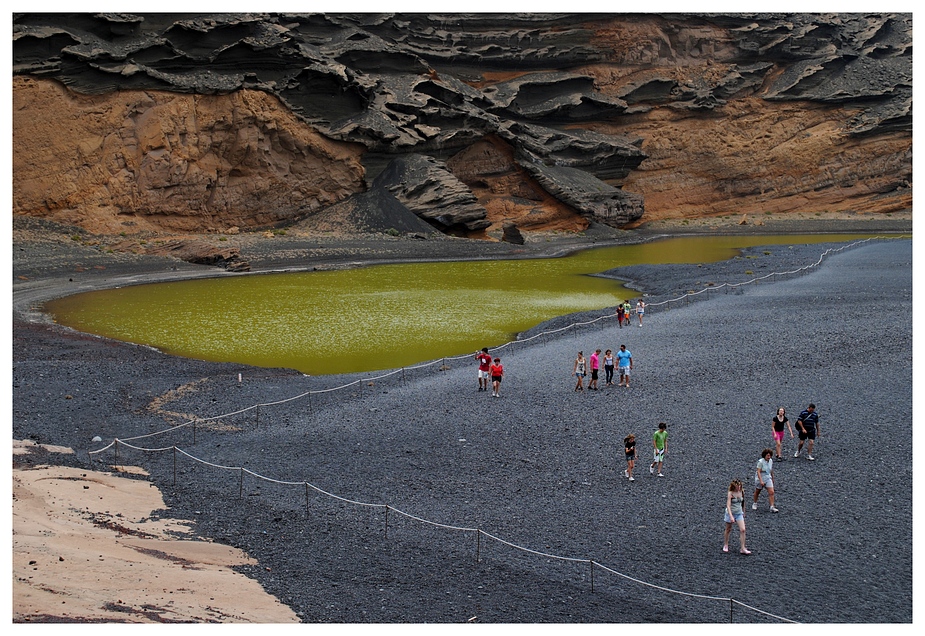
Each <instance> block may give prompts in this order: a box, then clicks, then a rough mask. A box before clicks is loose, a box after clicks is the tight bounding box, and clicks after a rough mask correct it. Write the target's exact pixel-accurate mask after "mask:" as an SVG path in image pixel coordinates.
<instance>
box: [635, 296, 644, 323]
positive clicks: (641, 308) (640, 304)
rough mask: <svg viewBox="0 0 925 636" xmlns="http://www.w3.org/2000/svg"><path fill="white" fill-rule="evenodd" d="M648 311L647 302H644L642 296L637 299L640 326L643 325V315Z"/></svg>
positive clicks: (637, 314) (637, 315)
mask: <svg viewBox="0 0 925 636" xmlns="http://www.w3.org/2000/svg"><path fill="white" fill-rule="evenodd" d="M645 313H646V304H645V303H644V302H642V298H640V299H639V300H637V301H636V317H637V318H639V326H640V327H641V326H642V317H643V316H644V315H645Z"/></svg>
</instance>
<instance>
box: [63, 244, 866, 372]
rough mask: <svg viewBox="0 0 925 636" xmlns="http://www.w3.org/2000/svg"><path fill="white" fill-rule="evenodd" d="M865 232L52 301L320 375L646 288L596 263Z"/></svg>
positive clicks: (382, 268)
mask: <svg viewBox="0 0 925 636" xmlns="http://www.w3.org/2000/svg"><path fill="white" fill-rule="evenodd" d="M868 236H869V235H855V234H852V235H811V236H751V237H700V236H698V237H679V238H672V239H666V240H660V241H655V242H651V243H644V244H640V245H623V246H617V247H605V248H596V249H587V250H583V251H581V252H577V253H574V254H572V255H570V256H566V257H561V258H545V259H521V260H496V261H454V262H430V263H412V264H397V265H376V266H370V267H361V268H357V269H350V270H337V271H324V272H304V273H281V274H255V275H245V276H235V277H231V278H209V279H200V280H189V281H179V282H171V283H156V284H149V285H137V286H129V287H123V288H118V289H109V290H102V291H96V292H87V293H82V294H76V295H74V296H69V297H66V298H62V299H59V300H55V301H52V302H49V303H48V304H47V305H46V307H45V309H46V311H48V312H49V313H50V314H52V315H53V316H54V318H55V320H56V321H57V322H59V323H60V324H63V325H67V326H69V327H72V328H74V329H78V330H80V331H84V332H89V333H94V334H98V335H102V336H106V337H109V338H114V339H117V340H124V341H129V342H134V343H138V344H145V345H150V346H153V347H156V348H157V349H159V350H161V351H164V352H166V353H170V354H174V355H180V356H186V357H190V358H198V359H202V360H210V361H215V362H240V363H245V364H249V365H255V366H261V367H285V368H292V369H297V370H299V371H301V372H303V373H307V374H312V375H322V374H335V373H352V372H363V371H375V370H381V369H393V368H399V367H405V366H411V365H413V364H417V363H421V362H424V361H428V360H435V359H438V358H441V357H444V356H446V357H450V356H455V355H462V354H468V353H473V352H474V351H476V350H477V349H480V348H481V347H483V346H487V347H494V346H498V345H501V344H504V343H505V342H509V341H510V340H513V339H514V337H515V336H516V334H517V333H518V332H521V331H524V330H526V329H529V328H530V327H533V326H535V325H537V324H539V323H541V322H543V321H545V320H548V319H550V318H553V317H555V316H561V315H563V314H568V313H572V312H577V311H586V310H594V309H603V308H607V307H613V306H614V305H616V304H617V302H618V301H622V300H624V299H631V298H634V297H636V296H638V292H635V291H632V290H629V289H627V288H625V287H624V286H623V285H622V284H621V283H620V282H619V281H614V280H612V279H606V278H601V277H596V276H592V275H591V274H595V273H599V272H603V271H605V270H608V269H611V268H614V267H621V266H624V265H634V264H658V263H706V262H715V261H719V260H724V259H727V258H731V257H733V256H735V255H736V254H737V253H738V249H739V248H744V247H750V246H755V245H781V246H786V245H795V244H806V243H821V242H840V241H850V240H857V239H860V238H867V237H868ZM769 251H771V254H770V255H766V256H765V257H766V258H768V259H772V260H773V257H774V256H773V250H769Z"/></svg>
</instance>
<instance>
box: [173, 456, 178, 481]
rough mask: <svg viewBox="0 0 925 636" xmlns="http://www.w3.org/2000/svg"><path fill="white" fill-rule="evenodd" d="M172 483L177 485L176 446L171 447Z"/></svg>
mask: <svg viewBox="0 0 925 636" xmlns="http://www.w3.org/2000/svg"><path fill="white" fill-rule="evenodd" d="M173 485H174V486H176V485H177V447H176V446H174V447H173Z"/></svg>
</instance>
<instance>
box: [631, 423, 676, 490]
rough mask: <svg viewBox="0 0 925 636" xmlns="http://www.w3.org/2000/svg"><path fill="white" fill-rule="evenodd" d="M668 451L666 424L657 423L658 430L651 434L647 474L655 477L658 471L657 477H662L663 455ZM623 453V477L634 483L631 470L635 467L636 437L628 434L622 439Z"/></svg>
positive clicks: (634, 479) (636, 456)
mask: <svg viewBox="0 0 925 636" xmlns="http://www.w3.org/2000/svg"><path fill="white" fill-rule="evenodd" d="M667 451H668V424H666V423H665V422H659V424H658V429H656V431H655V432H654V433H652V463H651V464H649V474H651V475H655V474H656V471H658V473H657V474H658V476H659V477H664V476H665V475H664V473H662V465H663V464H664V463H665V453H666V452H667ZM623 453H624V455H625V457H626V470H624V471H623V476H624V477H626V478H627V479H629V480H630V481H636V478H635V477H633V469H634V468H635V467H636V460H637V459H638V455H637V452H636V436H635V435H634V434H633V433H630V434H629V435H627V436H626V437H625V438H624V439H623Z"/></svg>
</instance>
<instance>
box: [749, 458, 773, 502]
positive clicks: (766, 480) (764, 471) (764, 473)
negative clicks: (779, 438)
mask: <svg viewBox="0 0 925 636" xmlns="http://www.w3.org/2000/svg"><path fill="white" fill-rule="evenodd" d="M762 489H764V490H767V491H768V501H769V502H770V504H771V512H777V508H775V507H774V460H773V459H771V449H770V448H765V449H764V450H763V451H761V457H760V458H759V459H758V463H757V464H756V465H755V496H754V497H753V498H752V510H758V495H759V494H760V493H761V490H762Z"/></svg>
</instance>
